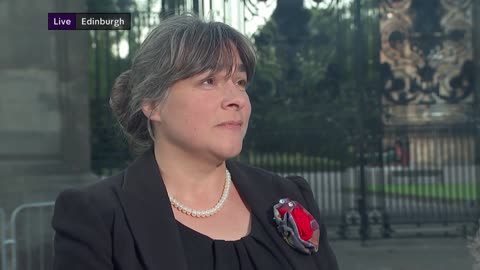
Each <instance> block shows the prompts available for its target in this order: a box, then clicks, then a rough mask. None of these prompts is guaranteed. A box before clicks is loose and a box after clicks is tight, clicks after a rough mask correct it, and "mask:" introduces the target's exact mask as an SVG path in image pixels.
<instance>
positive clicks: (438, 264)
mask: <svg viewBox="0 0 480 270" xmlns="http://www.w3.org/2000/svg"><path fill="white" fill-rule="evenodd" d="M186 11H188V12H194V13H197V14H199V15H200V16H202V17H205V18H209V19H213V20H217V21H223V22H226V23H228V24H230V25H231V26H233V27H234V28H236V29H237V30H239V31H241V32H242V33H244V34H245V35H247V36H248V37H249V38H250V39H251V41H252V43H253V44H254V46H255V48H256V51H257V54H258V66H257V70H256V74H255V77H254V80H253V81H252V82H250V86H249V89H248V92H249V96H250V99H251V102H252V107H253V113H252V117H251V122H250V128H249V132H248V134H247V137H246V139H245V143H244V149H243V152H242V154H241V155H240V156H239V157H237V159H239V160H241V161H243V162H245V163H249V164H251V165H254V166H258V167H262V168H265V169H268V170H271V171H274V172H276V173H278V174H281V175H301V176H303V177H305V178H306V179H307V180H308V181H309V183H310V185H311V187H312V189H313V191H314V195H315V197H316V200H317V202H318V205H319V207H320V209H321V212H322V214H323V219H324V220H322V221H323V222H325V223H326V224H327V227H328V230H329V237H330V239H331V241H332V245H333V247H334V250H335V251H336V253H337V256H338V260H339V263H340V266H341V268H342V269H358V270H361V269H362V270H363V269H369V270H376V269H378V270H381V269H384V270H386V269H396V270H398V269H410V270H411V269H437V270H438V269H452V268H454V269H472V267H474V266H473V263H474V262H473V259H472V256H470V255H469V254H468V252H469V250H468V249H467V245H468V242H469V241H468V240H467V239H468V237H469V236H473V235H474V234H475V232H476V230H477V228H478V219H479V217H480V208H479V201H480V182H479V181H480V167H479V164H480V106H479V104H478V102H479V97H480V89H479V87H480V86H479V84H478V82H477V81H476V80H477V79H478V78H479V75H480V66H479V65H478V64H479V63H480V62H479V61H480V55H479V53H480V28H479V27H475V25H478V23H479V22H480V1H477V0H136V1H135V0H102V1H94V0H86V1H85V0H82V1H60V0H45V1H41V2H40V1H31V0H17V1H14V0H0V32H1V33H2V35H1V36H2V42H0V82H1V84H0V269H1V270H7V269H8V270H17V269H50V268H51V254H52V245H51V239H52V237H53V232H52V230H51V228H50V224H49V222H50V218H51V214H52V209H53V205H54V199H55V197H56V195H57V194H58V192H59V191H61V190H63V189H65V188H67V187H70V186H78V185H82V184H86V183H90V182H93V181H98V180H99V179H101V178H104V177H107V176H109V175H112V174H114V173H117V172H119V171H121V170H122V169H123V168H125V167H126V166H127V165H128V164H129V162H131V161H132V160H133V159H134V158H135V156H133V155H132V154H131V152H130V151H129V147H128V145H127V143H126V140H125V138H124V137H123V136H122V134H121V132H120V129H119V128H118V126H117V125H116V123H115V120H114V119H113V118H112V115H111V113H110V111H109V107H108V100H109V94H110V89H111V86H112V84H113V82H114V80H115V78H116V77H117V76H118V75H119V74H120V73H121V72H123V71H125V70H127V69H128V68H129V66H130V60H131V56H132V54H133V53H134V52H135V51H136V49H137V48H138V46H139V45H140V44H141V42H142V41H143V39H144V38H145V37H146V35H147V33H148V31H149V30H150V29H151V28H152V27H153V26H155V25H158V24H161V22H162V18H164V17H165V16H167V15H169V14H177V13H182V12H186ZM48 12H76V13H82V12H129V13H131V15H132V22H131V25H132V28H131V30H121V31H113V30H112V31H105V30H102V31H100V30H99V31H48V30H47V13H48ZM479 243H480V242H479ZM428 256H430V257H428ZM429 258H431V260H430V259H429ZM370 261H373V262H370Z"/></svg>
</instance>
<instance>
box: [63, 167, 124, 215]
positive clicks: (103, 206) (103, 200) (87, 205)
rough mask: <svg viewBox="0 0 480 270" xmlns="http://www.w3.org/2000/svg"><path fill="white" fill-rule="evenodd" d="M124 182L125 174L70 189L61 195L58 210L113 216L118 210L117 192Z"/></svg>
mask: <svg viewBox="0 0 480 270" xmlns="http://www.w3.org/2000/svg"><path fill="white" fill-rule="evenodd" d="M122 182H123V172H121V173H118V174H116V175H113V176H110V177H106V178H103V179H100V180H98V181H95V182H93V183H88V184H84V185H81V186H76V187H69V188H67V189H65V190H63V191H62V192H60V193H59V195H58V196H57V199H56V201H55V204H56V208H59V207H65V208H72V209H76V208H79V209H84V210H85V209H92V210H94V211H96V212H98V213H99V214H100V216H111V215H112V213H113V212H114V211H113V210H114V209H115V208H118V206H119V203H118V201H117V190H118V189H119V188H120V187H121V185H122Z"/></svg>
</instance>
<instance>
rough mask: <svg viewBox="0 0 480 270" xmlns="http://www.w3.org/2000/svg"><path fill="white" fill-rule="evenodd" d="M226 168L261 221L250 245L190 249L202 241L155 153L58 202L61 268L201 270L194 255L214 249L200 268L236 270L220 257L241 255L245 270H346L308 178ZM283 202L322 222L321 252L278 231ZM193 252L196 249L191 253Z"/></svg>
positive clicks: (57, 264)
mask: <svg viewBox="0 0 480 270" xmlns="http://www.w3.org/2000/svg"><path fill="white" fill-rule="evenodd" d="M226 165H227V168H228V170H229V171H230V173H231V175H232V182H233V184H235V187H236V188H237V189H238V192H239V194H241V196H242V198H244V199H245V202H246V203H247V204H248V205H249V208H250V211H251V215H252V216H255V220H254V223H253V226H252V227H253V228H252V231H253V233H251V234H250V236H249V237H247V238H245V239H244V240H243V241H241V242H237V243H225V242H221V241H220V242H215V243H214V244H211V245H209V242H208V241H201V243H200V241H195V243H197V244H198V243H200V244H198V245H206V246H207V247H210V246H211V247H212V248H210V249H203V248H198V247H196V246H192V245H189V244H188V243H187V244H186V245H185V244H184V241H185V240H184V239H187V241H191V240H192V239H195V238H193V237H187V238H185V233H180V231H181V230H180V228H179V226H178V224H177V222H176V220H175V217H174V214H173V211H172V206H171V203H170V200H169V199H168V193H167V189H166V187H165V185H164V184H163V180H162V176H161V174H160V170H159V169H158V164H157V162H156V160H155V156H154V152H153V149H151V150H150V151H147V152H145V154H143V155H141V156H140V157H139V158H138V159H136V160H135V161H134V162H133V163H132V164H130V166H128V168H127V169H125V170H124V171H122V172H121V173H120V174H118V175H115V176H112V177H109V178H107V179H105V180H102V181H99V182H97V183H94V184H92V185H88V186H86V187H81V188H73V189H68V190H66V191H64V192H62V193H61V194H60V195H59V196H58V199H57V201H56V203H55V212H54V215H53V219H52V226H53V228H54V229H55V243H54V248H55V258H54V266H53V269H54V270H65V269H68V270H85V269H88V270H133V269H135V270H140V269H141V270H191V269H189V268H188V264H192V262H193V263H194V264H195V263H196V260H197V259H195V257H193V256H196V255H195V254H196V253H198V254H204V252H206V251H209V250H210V252H211V253H210V254H214V255H210V256H208V254H207V255H205V256H203V255H202V256H198V257H199V261H200V263H201V262H202V261H204V260H207V262H206V263H207V264H208V263H210V264H213V265H214V268H215V269H235V267H230V266H229V265H227V266H226V267H222V265H225V264H227V263H229V262H230V260H228V259H225V258H228V257H227V256H223V255H222V254H223V253H220V255H219V252H226V251H228V250H229V249H230V250H233V251H230V252H234V254H240V255H239V256H238V257H240V259H237V261H238V262H237V265H238V264H240V263H242V267H241V269H246V268H248V266H247V265H245V267H244V265H243V263H244V262H245V261H248V262H249V263H251V264H252V265H255V266H256V269H275V268H274V267H275V266H272V265H275V263H276V262H277V264H280V265H281V266H282V267H281V268H280V269H282V270H283V269H287V270H291V269H301V270H338V266H337V262H336V259H335V255H334V254H333V251H332V249H331V248H330V245H329V243H328V239H327V238H326V236H327V232H326V230H325V225H324V223H323V221H324V220H323V219H322V217H321V216H320V212H319V209H318V206H317V204H316V202H315V199H314V196H313V193H312V190H311V189H310V185H309V184H308V182H307V181H305V179H303V178H300V177H288V178H283V177H281V176H278V175H275V174H273V173H271V172H268V171H265V170H262V169H258V168H254V167H250V166H247V165H245V164H242V163H239V162H236V161H227V162H226ZM281 198H290V199H292V200H296V201H298V202H299V203H301V204H302V205H303V206H305V207H306V209H307V210H308V211H309V212H310V213H312V215H313V216H314V217H315V219H316V220H317V221H318V222H319V223H320V242H319V249H318V252H316V253H314V254H312V255H305V254H301V253H300V252H298V251H296V250H294V249H293V248H292V247H290V246H289V245H288V244H287V243H286V242H285V240H284V239H283V238H282V237H281V235H280V234H279V233H278V231H277V229H276V224H275V221H274V220H273V206H274V205H275V204H276V203H277V202H278V200H279V199H281ZM182 235H183V236H182ZM197 236H198V235H197ZM197 240H198V239H197ZM201 240H205V239H201ZM203 242H206V244H202V243H203ZM185 246H188V247H187V248H188V249H189V250H188V251H187V252H185ZM213 247H215V249H214V248H213ZM192 250H193V251H192ZM214 252H215V253H214ZM262 253H263V254H265V253H266V255H261V254H262ZM242 254H243V255H242ZM257 254H259V255H257ZM269 254H271V255H269ZM186 256H188V258H187V257H186ZM269 256H270V257H269ZM196 257H197V256H196ZM209 258H211V259H210V262H208V260H209ZM242 258H248V259H247V260H243V259H242ZM213 259H215V261H213ZM222 261H224V262H222ZM245 264H246V263H245ZM215 265H218V267H215ZM265 265H266V266H265ZM195 266H196V265H195ZM192 268H193V267H192ZM198 268H203V267H198ZM203 269H205V268H203ZM206 269H208V268H206Z"/></svg>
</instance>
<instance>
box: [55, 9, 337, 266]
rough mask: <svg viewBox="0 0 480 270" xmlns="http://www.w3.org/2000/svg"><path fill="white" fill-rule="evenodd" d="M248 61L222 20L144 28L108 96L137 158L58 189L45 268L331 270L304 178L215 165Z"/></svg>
mask: <svg viewBox="0 0 480 270" xmlns="http://www.w3.org/2000/svg"><path fill="white" fill-rule="evenodd" d="M254 66H255V54H254V50H253V48H252V46H251V44H250V43H249V41H248V40H247V39H246V38H245V37H244V36H242V35H241V34H240V33H238V32H237V31H236V30H234V29H233V28H231V27H229V26H228V25H225V24H223V23H217V22H209V23H206V22H203V21H201V20H200V19H198V18H196V17H194V16H190V15H182V16H175V17H171V18H169V19H167V20H164V21H162V23H161V24H160V25H159V26H158V27H157V28H155V29H154V30H153V31H152V32H151V33H150V34H149V36H148V37H147V39H146V40H145V41H144V43H143V44H142V45H141V47H140V49H139V50H138V52H137V54H136V56H135V57H134V59H133V62H132V67H131V69H130V70H128V71H126V72H124V73H123V74H121V75H120V76H119V77H118V78H117V81H116V82H115V85H114V88H113V90H112V94H111V99H110V105H111V108H112V111H113V113H114V114H115V115H116V117H117V119H118V122H119V123H120V125H121V127H122V128H123V130H124V131H125V134H126V135H127V137H128V139H129V140H130V142H132V143H134V144H135V146H136V147H137V149H139V150H140V152H143V154H141V155H140V157H139V158H137V159H136V160H135V161H134V162H133V163H132V164H131V165H130V166H128V168H126V169H125V170H124V171H123V172H122V173H120V174H118V175H115V176H112V177H110V178H107V179H106V180H103V181H100V182H98V183H95V184H93V185H91V186H88V187H85V188H81V189H71V190H67V191H64V192H62V193H61V194H60V195H59V197H58V199H57V202H56V206H55V214H54V217H53V221H52V225H53V227H54V229H55V231H56V235H55V260H54V269H56V270H60V269H62V270H64V269H69V270H73V269H82V270H84V269H89V270H95V269H126V270H127V269H128V270H132V269H149V270H157V269H169V270H170V269H174V270H187V269H189V270H194V269H202V270H209V269H212V270H213V269H216V270H219V269H228V270H231V269H302V270H306V269H323V270H332V269H337V264H336V260H335V257H334V255H333V253H332V251H331V249H330V247H329V245H328V242H327V238H326V232H325V228H324V226H323V225H320V226H319V224H322V222H321V219H320V215H319V211H318V207H317V205H316V203H315V201H314V199H313V194H312V192H311V190H310V188H309V185H308V183H307V182H306V181H305V180H304V179H301V178H299V177H297V178H291V179H285V178H282V177H280V176H277V175H275V174H273V173H270V172H267V171H264V170H261V169H257V168H253V167H249V166H246V165H243V164H240V163H238V162H234V161H227V160H228V159H230V158H232V157H235V156H236V155H238V154H239V153H240V151H241V149H242V141H243V138H244V136H245V133H246V131H247V126H248V120H249V117H250V112H251V105H250V102H249V99H248V94H247V92H246V85H247V82H248V81H250V80H251V78H252V75H253V71H254ZM280 199H284V200H282V201H281V202H280V201H279V200H280ZM290 200H292V201H290ZM302 205H303V207H305V209H306V210H305V209H304V208H302ZM310 213H311V215H310ZM312 215H313V216H312ZM313 218H315V219H313ZM316 221H318V223H317V222H316Z"/></svg>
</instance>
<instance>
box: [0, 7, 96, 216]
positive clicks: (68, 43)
mask: <svg viewBox="0 0 480 270" xmlns="http://www.w3.org/2000/svg"><path fill="white" fill-rule="evenodd" d="M86 10H87V9H86V3H85V1H61V0H49V1H31V0H6V1H0V33H1V35H2V42H0V82H1V84H0V208H4V209H5V210H6V212H7V216H9V213H11V211H12V210H13V209H15V207H17V206H18V205H20V204H24V203H32V202H42V201H52V200H54V199H55V197H56V195H57V194H58V192H59V191H60V190H63V189H65V188H66V187H68V186H73V185H79V184H82V183H86V182H90V181H94V180H95V179H96V178H95V177H94V175H93V174H91V172H90V163H89V160H90V144H89V130H90V126H89V110H88V92H89V90H88V47H89V38H88V31H48V24H47V13H48V12H86Z"/></svg>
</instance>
